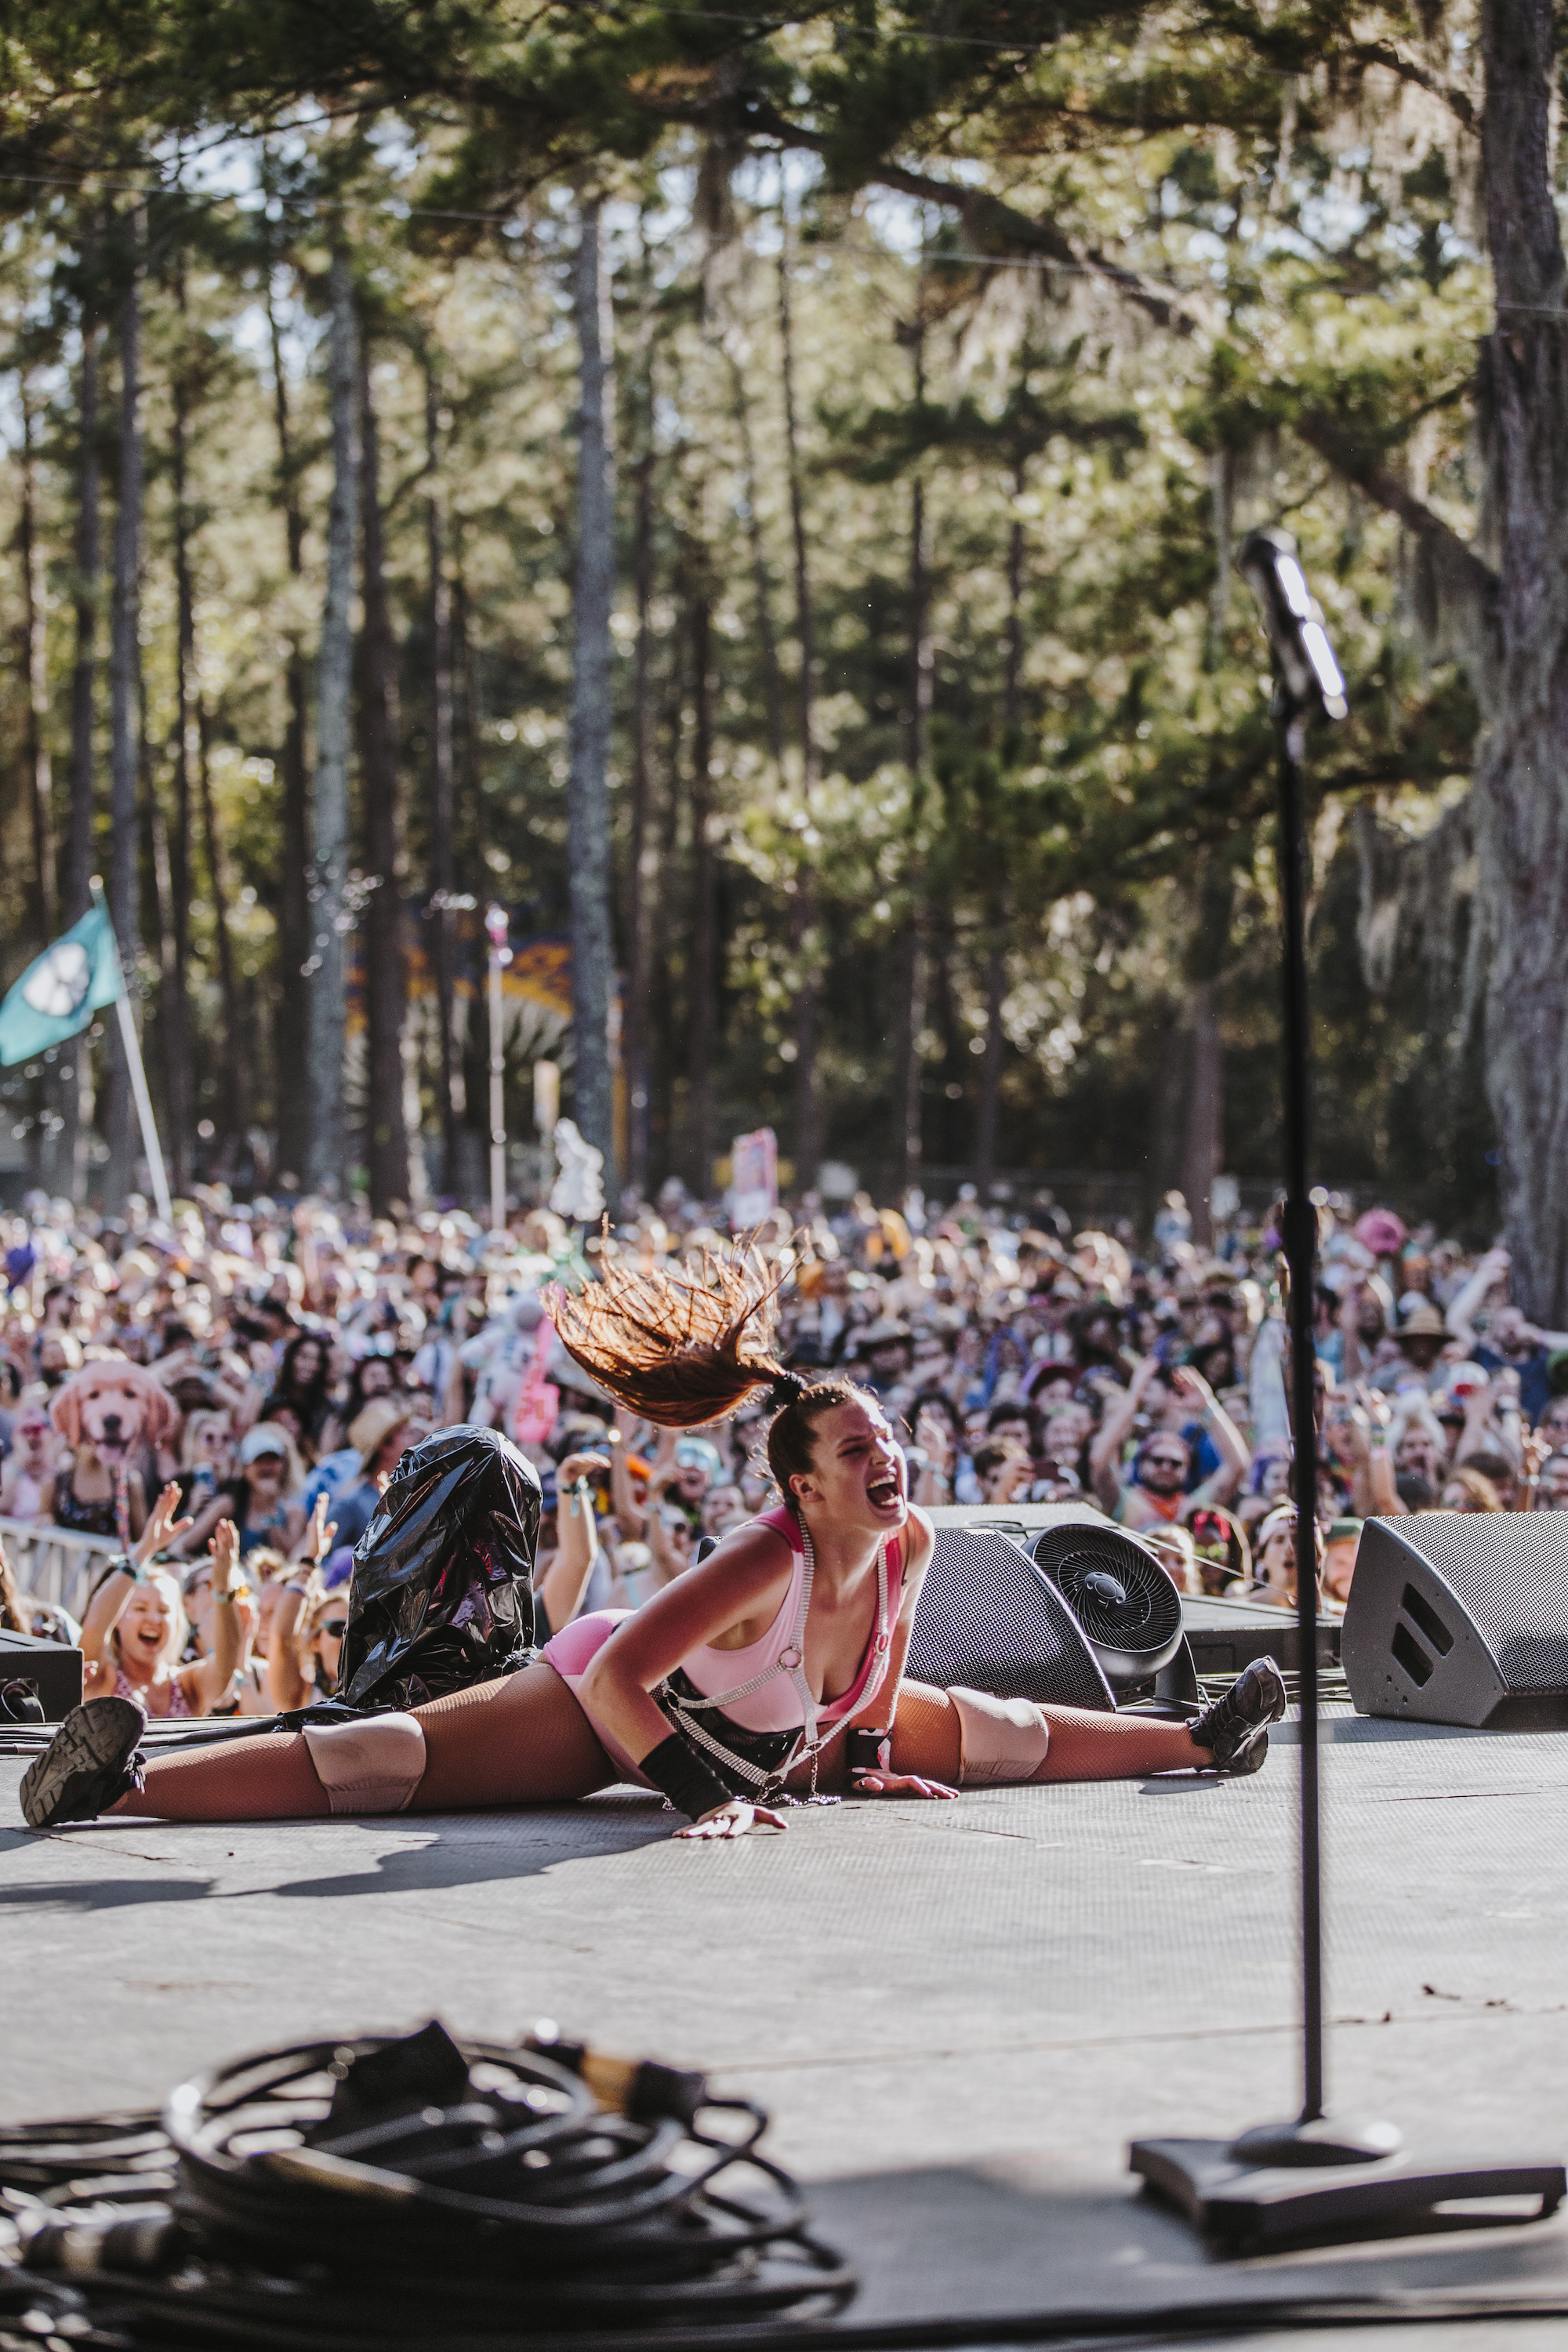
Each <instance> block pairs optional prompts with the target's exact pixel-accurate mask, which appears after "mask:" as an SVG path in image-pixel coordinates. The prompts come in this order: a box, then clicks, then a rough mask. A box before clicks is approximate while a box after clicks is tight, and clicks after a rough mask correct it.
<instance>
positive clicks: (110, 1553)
mask: <svg viewBox="0 0 1568 2352" xmlns="http://www.w3.org/2000/svg"><path fill="white" fill-rule="evenodd" d="M0 1543H3V1544H4V1545H5V1557H6V1559H8V1560H9V1561H10V1563H11V1566H12V1569H13V1570H15V1573H16V1583H17V1586H18V1588H19V1589H20V1590H21V1591H23V1592H30V1593H31V1594H32V1596H33V1598H34V1599H35V1600H36V1601H53V1602H54V1603H55V1605H56V1606H57V1607H58V1608H61V1609H68V1611H69V1612H70V1613H71V1615H72V1616H73V1617H75V1618H76V1619H78V1620H80V1617H81V1613H82V1611H83V1610H84V1609H85V1608H86V1606H87V1596H88V1594H89V1592H90V1591H92V1588H93V1586H94V1585H95V1584H96V1583H97V1581H98V1579H99V1578H100V1575H101V1574H102V1572H103V1568H104V1563H105V1562H106V1561H107V1560H110V1559H113V1558H114V1557H115V1555H116V1553H117V1552H119V1551H120V1550H121V1549H122V1547H121V1544H120V1543H119V1542H118V1540H117V1539H116V1538H114V1537H113V1536H84V1535H79V1534H78V1533H77V1532H76V1530H75V1529H74V1528H54V1527H49V1526H47V1525H44V1526H41V1527H40V1526H35V1525H34V1524H32V1523H31V1522H29V1521H28V1520H26V1519H4V1518H0Z"/></svg>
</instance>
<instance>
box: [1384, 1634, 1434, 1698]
mask: <svg viewBox="0 0 1568 2352" xmlns="http://www.w3.org/2000/svg"><path fill="white" fill-rule="evenodd" d="M1392 1646H1393V1650H1394V1656H1395V1658H1396V1659H1397V1660H1398V1662H1399V1664H1401V1665H1402V1666H1403V1667H1404V1669H1405V1673H1406V1674H1407V1675H1409V1677H1410V1679H1411V1681H1412V1682H1413V1683H1414V1684H1415V1687H1416V1689H1417V1690H1421V1689H1423V1688H1425V1686H1426V1684H1427V1683H1429V1682H1430V1681H1431V1679H1432V1675H1433V1672H1434V1670H1435V1667H1436V1660H1435V1659H1433V1658H1429V1657H1428V1656H1427V1654H1426V1651H1425V1650H1424V1649H1423V1648H1422V1647H1421V1644H1420V1643H1419V1642H1418V1641H1417V1640H1416V1639H1415V1634H1414V1633H1412V1632H1411V1631H1410V1628H1409V1626H1408V1625H1397V1624H1396V1625H1395V1626H1394V1642H1393V1644H1392Z"/></svg>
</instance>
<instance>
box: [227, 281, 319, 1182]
mask: <svg viewBox="0 0 1568 2352" xmlns="http://www.w3.org/2000/svg"><path fill="white" fill-rule="evenodd" d="M267 325H268V333H269V334H270V337H271V342H272V410H273V419H274V422H275V425H276V427H277V433H278V495H279V500H280V501H281V503H282V508H283V524H284V530H285V534H286V541H287V550H288V562H289V578H290V580H299V579H301V578H302V577H303V576H304V571H305V513H304V509H303V508H302V506H301V505H300V478H299V469H298V467H297V466H296V463H295V457H294V440H293V431H292V427H291V425H290V421H289V380H288V377H287V376H286V374H285V373H284V370H283V338H282V332H281V330H280V329H279V323H278V313H277V311H276V310H275V309H274V308H273V303H272V294H271V285H270V278H269V279H268V294H267ZM284 685H285V688H286V690H287V694H288V719H287V721H286V724H285V729H284V736H283V840H282V871H281V873H280V875H279V889H278V1013H277V1027H276V1034H275V1045H276V1054H275V1057H274V1058H275V1060H276V1064H277V1078H276V1092H277V1106H278V1168H279V1173H280V1174H282V1175H285V1176H289V1177H291V1178H292V1179H293V1181H295V1182H298V1181H299V1172H300V1170H302V1169H303V1168H304V1166H305V1164H306V1159H307V1150H308V1142H307V1126H308V1118H309V1109H310V1105H309V1098H308V1095H307V1091H306V1088H305V1087H303V1086H301V1085H300V1083H299V1077H300V1073H301V1072H302V1071H303V1070H304V1068H305V1062H306V1055H307V1052H308V1050H309V1040H310V1013H309V1000H310V982H309V980H308V978H307V976H306V972H305V965H306V963H307V962H308V961H309V960H310V931H309V928H308V925H309V918H310V901H309V898H308V892H309V889H310V781H309V766H308V761H307V756H306V729H307V711H308V707H309V689H308V686H307V682H306V675H305V654H304V648H303V646H301V645H300V640H299V638H298V636H294V635H291V636H290V637H289V656H288V660H287V661H286V663H285V664H284ZM209 864H210V857H209ZM235 1140H236V1147H237V1144H238V1139H237V1138H236V1139H235Z"/></svg>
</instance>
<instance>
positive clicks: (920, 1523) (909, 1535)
mask: <svg viewBox="0 0 1568 2352" xmlns="http://www.w3.org/2000/svg"><path fill="white" fill-rule="evenodd" d="M935 1543H936V1528H934V1526H933V1525H932V1524H931V1520H930V1519H929V1518H927V1517H926V1515H925V1513H924V1511H922V1510H921V1507H920V1505H919V1504H918V1503H911V1504H910V1516H909V1517H908V1518H907V1519H906V1520H905V1521H904V1525H903V1530H902V1533H901V1535H900V1550H901V1552H902V1554H903V1570H904V1574H905V1575H906V1576H908V1575H909V1574H910V1571H911V1570H917V1569H924V1568H929V1567H930V1565H931V1551H932V1549H933V1547H934V1546H935Z"/></svg>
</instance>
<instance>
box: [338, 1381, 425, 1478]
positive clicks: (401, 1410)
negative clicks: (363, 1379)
mask: <svg viewBox="0 0 1568 2352" xmlns="http://www.w3.org/2000/svg"><path fill="white" fill-rule="evenodd" d="M413 1417H414V1407H413V1405H412V1404H411V1403H410V1402H409V1401H408V1399H407V1398H406V1397H402V1398H399V1397H390V1396H383V1397H372V1399H371V1401H370V1402H369V1403H368V1404H367V1405H366V1406H365V1407H364V1408H363V1412H356V1413H355V1415H354V1417H353V1420H352V1421H351V1422H350V1423H349V1444H351V1445H352V1446H353V1449H354V1452H355V1453H356V1454H358V1455H359V1456H360V1459H361V1460H362V1462H368V1461H369V1460H370V1459H371V1457H372V1456H373V1455H374V1454H379V1453H380V1451H381V1449H382V1447H383V1446H384V1444H386V1441H387V1439H388V1438H389V1437H390V1436H391V1435H392V1433H393V1431H394V1430H395V1429H401V1428H402V1426H403V1424H404V1423H405V1421H411V1420H412V1419H413Z"/></svg>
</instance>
